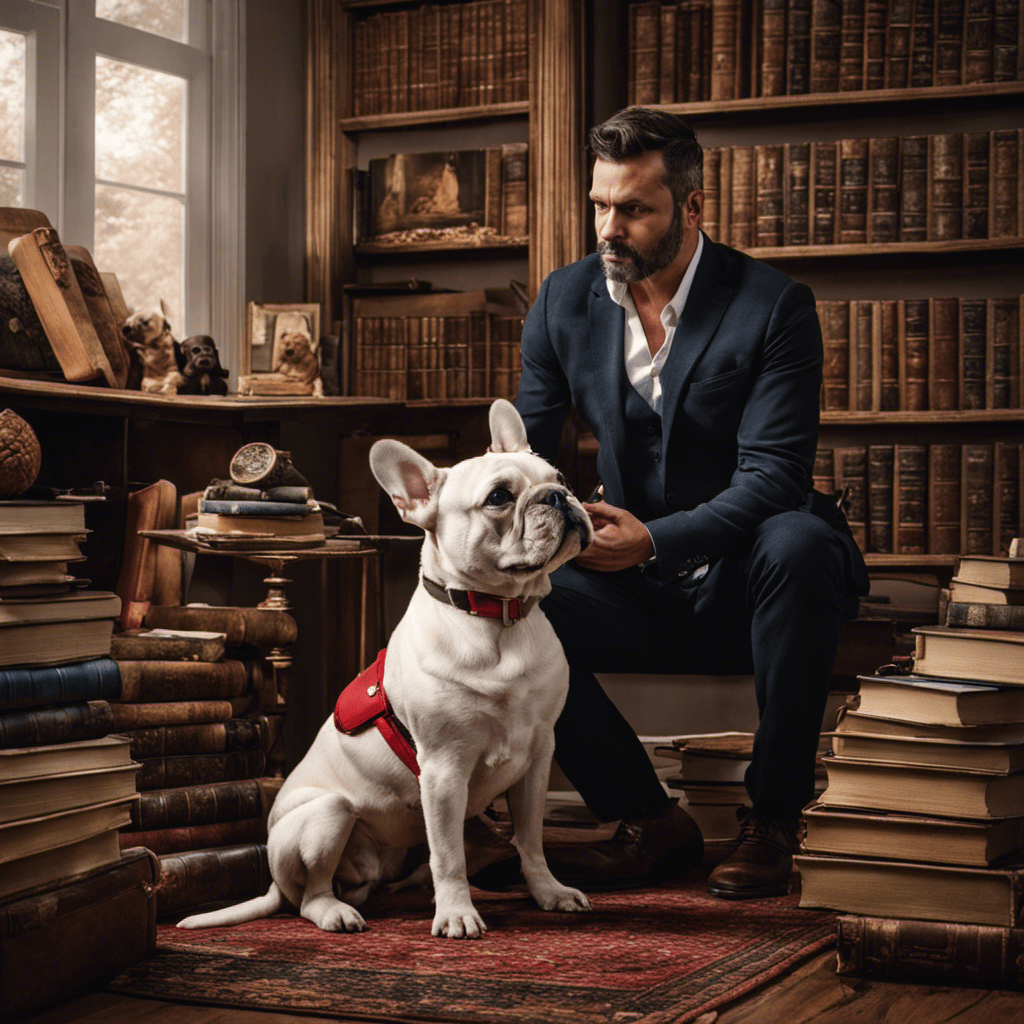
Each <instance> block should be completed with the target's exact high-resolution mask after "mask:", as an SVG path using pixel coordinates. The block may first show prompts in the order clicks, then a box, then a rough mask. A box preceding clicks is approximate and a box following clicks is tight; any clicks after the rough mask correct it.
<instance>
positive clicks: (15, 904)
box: [0, 847, 160, 1020]
mask: <svg viewBox="0 0 1024 1024" xmlns="http://www.w3.org/2000/svg"><path fill="white" fill-rule="evenodd" d="M159 872H160V867H159V862H158V861H157V858H156V857H155V855H154V854H152V853H150V851H149V850H146V849H144V848H142V847H134V848H133V849H131V850H126V851H124V853H123V854H122V856H121V857H120V858H119V859H118V860H117V861H115V862H114V863H113V864H107V865H103V866H101V867H97V868H93V869H92V870H90V871H87V872H85V873H83V874H79V875H74V876H72V877H71V878H69V879H67V880H61V881H57V882H53V883H51V884H49V885H44V886H39V887H36V888H33V889H29V890H28V891H26V892H20V893H18V894H16V895H14V896H11V897H9V898H7V899H5V900H4V901H3V903H0V964H2V965H3V970H2V973H0V1017H2V1018H3V1019H4V1020H14V1019H16V1018H18V1017H22V1016H25V1015H27V1014H29V1013H32V1012H33V1011H35V1010H39V1009H42V1008H43V1007H45V1006H49V1005H51V1004H53V1003H58V1002H60V1001H62V1000H65V999H67V998H69V997H70V996H72V995H75V994H76V993H78V992H79V991H81V990H82V989H84V988H87V987H89V986H92V985H96V984H97V983H99V982H101V981H104V980H106V979H108V978H111V977H113V976H114V975H115V974H118V973H120V972H121V971H123V970H125V969H126V968H128V967H130V966H131V965H132V964H135V963H138V962H139V961H140V960H143V959H145V958H146V957H147V956H151V955H152V954H153V953H154V952H155V950H156V913H155V912H156V909H157V900H156V899H155V890H154V887H155V885H156V884H157V879H158V877H159Z"/></svg>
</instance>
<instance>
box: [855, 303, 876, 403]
mask: <svg viewBox="0 0 1024 1024" xmlns="http://www.w3.org/2000/svg"><path fill="white" fill-rule="evenodd" d="M877 309H878V303H877V302H874V301H872V300H871V299H855V300H853V301H852V302H851V303H850V332H851V336H850V408H851V409H855V410H858V411H860V412H871V411H872V410H877V409H878V408H879V402H878V394H879V392H880V387H879V385H880V381H879V379H878V372H877V368H876V366H875V328H876V321H877V319H878V318H877V316H876V311H877Z"/></svg>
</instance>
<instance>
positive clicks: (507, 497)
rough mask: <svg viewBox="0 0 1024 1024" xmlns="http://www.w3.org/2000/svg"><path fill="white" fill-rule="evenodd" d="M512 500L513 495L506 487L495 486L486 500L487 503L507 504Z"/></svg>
mask: <svg viewBox="0 0 1024 1024" xmlns="http://www.w3.org/2000/svg"><path fill="white" fill-rule="evenodd" d="M511 500H512V495H511V494H510V493H509V492H508V491H507V490H505V488H504V487H495V488H494V490H493V491H491V493H490V494H488V495H487V500H486V501H485V502H484V504H485V505H494V506H498V505H507V504H508V503H509V502H510V501H511Z"/></svg>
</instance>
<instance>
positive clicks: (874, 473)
mask: <svg viewBox="0 0 1024 1024" xmlns="http://www.w3.org/2000/svg"><path fill="white" fill-rule="evenodd" d="M894 456H895V452H894V449H893V446H892V445H891V444H890V445H884V444H881V445H880V444H874V445H869V446H868V550H869V551H871V552H872V553H875V554H885V555H891V554H892V511H893V508H892V484H893V460H894Z"/></svg>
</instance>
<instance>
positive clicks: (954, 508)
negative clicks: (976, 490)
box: [928, 444, 960, 555]
mask: <svg viewBox="0 0 1024 1024" xmlns="http://www.w3.org/2000/svg"><path fill="white" fill-rule="evenodd" d="M959 550H960V445H958V444H932V445H929V446H928V552H929V554H932V555H954V554H956V553H957V552H958V551H959Z"/></svg>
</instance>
